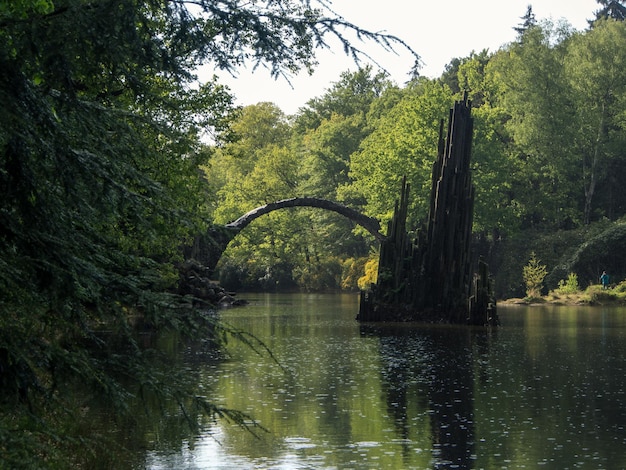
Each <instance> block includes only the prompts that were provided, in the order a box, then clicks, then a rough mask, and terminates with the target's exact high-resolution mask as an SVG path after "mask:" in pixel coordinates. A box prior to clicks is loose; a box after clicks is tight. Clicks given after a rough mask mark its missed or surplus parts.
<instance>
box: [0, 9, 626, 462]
mask: <svg viewBox="0 0 626 470" xmlns="http://www.w3.org/2000/svg"><path fill="white" fill-rule="evenodd" d="M599 4H600V5H599V6H600V8H599V10H598V11H597V12H590V18H593V21H591V22H590V25H589V28H588V29H586V30H585V31H575V30H573V29H572V28H571V27H570V26H568V25H567V24H566V23H557V24H552V23H549V22H547V21H537V20H536V19H535V18H534V15H533V14H532V8H530V7H529V9H528V11H527V13H526V15H525V16H523V17H522V18H521V20H522V23H521V24H519V25H512V27H515V28H516V30H517V31H518V33H519V35H518V37H517V39H516V41H514V42H512V43H511V44H505V45H502V47H501V48H500V49H499V50H497V51H488V50H484V51H480V52H476V53H473V54H471V55H470V56H469V57H463V58H455V59H453V60H452V61H451V62H450V64H449V65H448V66H447V67H446V70H444V71H443V73H442V75H441V76H440V77H439V78H436V79H430V78H425V77H421V76H420V75H419V67H414V68H413V71H414V74H413V77H412V79H411V80H410V82H408V83H405V84H396V83H393V82H391V81H390V80H389V79H388V76H387V74H386V73H385V72H384V71H378V70H375V69H374V68H373V67H372V66H368V65H364V66H363V67H362V68H361V69H360V70H359V71H357V72H355V73H345V74H343V75H342V76H341V77H339V78H338V81H337V82H336V83H334V84H330V85H329V88H328V91H327V92H326V93H325V94H324V95H323V96H320V97H317V98H315V99H312V100H311V101H309V102H308V103H307V105H306V106H305V107H303V108H302V109H301V110H300V111H299V112H298V113H297V114H296V115H294V116H287V115H285V114H284V113H283V112H282V111H281V110H280V109H278V108H277V107H276V106H275V105H273V104H272V103H259V104H256V105H254V106H248V107H244V108H237V107H236V106H234V105H233V97H232V95H231V92H230V91H229V90H228V89H227V88H226V87H224V86H223V85H222V84H220V82H219V80H218V79H217V78H213V79H212V80H209V81H207V82H205V83H202V84H198V83H197V80H196V77H195V75H194V73H195V71H196V70H197V69H198V67H199V66H200V65H201V64H206V63H210V64H213V65H214V66H215V67H217V68H220V69H223V70H235V69H236V68H237V67H238V66H240V65H242V64H244V63H251V64H255V65H261V66H266V67H268V68H269V69H270V70H271V71H272V73H273V75H274V76H276V77H277V78H279V79H280V77H285V76H286V77H288V76H289V75H290V74H293V73H297V72H298V71H299V70H310V69H312V68H313V67H314V66H315V65H316V63H315V55H314V53H315V49H316V48H320V47H322V48H323V47H329V44H330V40H329V38H335V39H338V40H339V41H340V43H341V44H342V45H343V47H344V49H345V51H346V52H347V54H348V55H349V56H350V57H352V58H353V59H354V60H356V61H357V63H361V64H364V62H363V61H364V60H365V59H366V58H367V56H366V55H364V54H363V52H362V51H361V50H360V49H359V47H358V46H359V44H356V46H355V45H354V44H353V43H351V42H350V41H349V40H348V39H347V37H348V36H346V33H348V32H350V31H352V32H355V33H356V34H357V35H358V37H360V38H362V39H364V40H366V41H370V42H372V43H375V44H377V45H378V46H380V47H382V48H384V49H393V48H398V47H400V48H408V46H407V45H406V44H405V43H404V42H403V41H402V40H401V39H398V38H396V37H394V36H390V35H386V34H380V33H370V32H368V31H364V30H362V29H360V28H358V26H355V25H353V24H350V23H348V22H346V20H345V19H343V18H341V17H337V16H336V15H333V13H332V11H329V10H328V9H326V8H325V6H327V5H326V2H323V1H320V2H319V5H318V7H314V6H312V3H311V2H308V1H302V2H300V1H295V0H272V1H260V2H251V3H246V4H245V5H241V4H240V3H239V2H237V1H236V0H221V1H210V0H199V1H194V2H186V1H185V0H180V1H168V2H162V1H159V0H149V1H136V0H102V1H96V2H88V1H84V0H59V1H51V0H17V1H12V2H2V3H0V102H1V103H2V111H1V112H0V120H1V126H0V189H1V191H2V198H1V199H0V265H1V269H0V292H1V296H0V408H1V410H2V412H1V413H0V468H68V467H73V468H79V467H81V466H88V467H89V468H95V467H93V462H94V461H97V462H100V465H101V466H102V468H106V467H107V462H108V461H107V456H108V450H107V448H106V444H107V441H106V439H103V438H102V436H99V437H98V438H94V439H90V438H89V436H87V435H86V434H85V429H84V428H83V427H82V426H83V424H84V423H86V422H88V421H89V419H90V413H92V412H95V408H96V407H95V405H94V403H93V402H92V401H91V400H95V398H94V397H98V399H99V400H101V399H102V398H103V397H104V398H106V401H105V402H104V403H105V404H102V401H99V402H98V403H100V404H99V405H98V412H100V413H110V415H111V417H112V418H111V420H112V422H111V427H112V429H115V427H116V426H118V425H120V423H124V425H126V426H129V425H130V426H131V428H132V426H137V421H138V420H137V419H136V418H135V419H132V417H131V418H129V417H128V412H129V409H130V408H131V404H132V403H134V402H141V400H153V401H155V400H156V401H159V402H160V403H162V409H163V410H164V414H166V415H167V416H169V417H170V418H171V417H172V416H177V417H179V418H180V420H181V421H183V422H185V423H186V424H187V425H189V427H190V429H191V430H193V429H194V426H196V425H197V423H198V421H199V420H200V419H201V416H209V417H211V418H215V417H219V418H222V419H229V420H232V421H234V422H236V423H240V424H241V425H242V426H243V427H245V426H253V424H250V420H249V419H248V418H247V417H246V416H245V415H243V414H241V413H240V412H238V411H236V410H229V409H223V408H219V407H216V406H215V405H213V404H212V402H211V399H210V397H207V396H205V395H203V394H199V393H198V391H197V390H195V388H194V386H195V385H194V384H195V382H194V377H193V375H192V374H189V373H188V372H187V371H185V370H175V369H173V368H172V367H168V364H169V362H168V361H169V359H168V357H166V356H161V355H160V354H158V353H157V351H156V349H155V348H153V347H150V345H147V344H146V343H145V341H143V340H141V341H140V338H143V337H142V336H138V334H137V332H138V331H140V332H144V333H145V332H163V331H168V332H174V333H175V334H177V335H180V336H181V337H192V338H202V341H203V343H202V344H203V345H205V346H206V347H207V348H213V347H214V346H215V345H219V344H223V343H224V342H225V341H226V339H227V338H229V337H236V338H238V339H240V340H241V341H244V342H245V343H248V344H249V345H251V346H252V347H256V348H258V349H259V350H262V349H263V345H261V344H258V343H256V342H255V341H256V340H255V339H254V338H251V337H249V336H248V335H246V333H245V332H244V331H238V330H233V329H229V328H228V327H227V326H225V325H223V324H221V323H220V322H219V320H217V319H216V317H215V316H214V315H213V314H212V311H211V310H207V309H206V308H197V307H198V303H199V299H196V298H192V297H191V296H189V295H183V294H184V292H181V290H180V283H179V281H180V275H181V271H182V269H183V267H184V265H185V259H184V253H185V248H186V247H188V246H190V245H192V244H193V243H194V240H197V239H198V237H201V236H204V237H206V236H207V234H209V235H210V233H211V229H212V228H214V227H219V226H223V225H224V224H225V223H227V222H229V221H232V220H234V219H236V218H237V217H239V216H240V215H242V214H243V213H245V212H247V211H248V210H250V209H253V208H254V207H257V206H259V205H262V204H265V203H268V202H272V201H276V200H279V199H284V198H289V197H295V196H309V197H319V198H324V199H328V200H332V201H337V202H340V203H342V204H344V205H346V206H348V207H351V208H353V209H357V210H359V211H361V212H363V213H364V214H366V215H368V216H371V217H374V218H377V219H378V220H380V221H381V222H382V226H383V227H384V226H385V222H386V221H388V220H389V218H390V217H391V214H392V213H393V208H394V201H395V199H396V198H397V196H398V190H399V187H400V181H401V178H402V176H403V175H406V177H407V178H408V180H409V182H410V184H411V187H412V193H411V201H410V214H411V218H410V221H409V223H410V224H411V225H412V226H414V227H415V228H418V227H419V225H420V224H421V223H422V222H423V220H424V218H425V217H426V216H427V214H426V210H427V205H428V195H429V191H430V179H431V169H432V163H433V160H434V158H435V156H436V145H437V137H438V130H439V121H440V119H442V118H445V117H446V115H447V113H448V110H449V108H450V106H451V105H452V103H453V102H454V100H456V99H459V98H460V97H461V96H462V95H463V94H464V93H468V94H469V97H470V99H471V101H472V104H473V115H474V118H475V137H474V149H473V168H472V171H473V180H474V183H475V185H476V191H477V192H476V208H475V224H474V231H475V234H476V241H475V244H476V249H477V250H480V251H481V252H483V253H485V254H486V255H487V256H488V259H489V261H490V264H491V267H492V271H493V273H494V275H495V280H496V284H495V285H496V289H497V293H498V295H499V296H501V297H505V296H511V295H515V294H517V293H519V292H520V290H523V283H522V267H523V266H524V265H525V264H526V263H527V262H528V260H529V259H530V257H531V253H536V254H537V256H538V257H539V258H540V259H541V260H542V261H543V262H544V263H545V264H546V265H547V266H548V269H549V271H550V276H549V277H548V284H549V283H550V282H551V283H552V284H553V285H556V283H557V282H558V281H559V280H561V279H564V278H566V277H567V275H568V273H570V272H572V271H575V272H577V274H578V276H579V279H581V281H583V282H591V281H594V282H597V277H596V276H597V274H599V272H601V271H602V270H604V269H607V270H609V271H610V272H611V273H612V274H613V275H614V276H620V275H621V276H624V277H626V264H625V263H624V262H623V260H622V255H621V253H624V251H623V250H621V247H622V245H626V243H625V242H626V225H624V224H622V222H623V217H624V215H625V213H626V193H622V191H621V190H620V188H621V181H622V179H623V177H624V176H626V175H624V174H623V173H625V172H626V165H624V163H626V162H625V160H626V153H625V152H624V148H625V146H624V143H625V142H624V140H625V139H626V133H625V127H626V67H624V63H626V47H624V46H625V45H626V24H625V23H624V22H623V19H624V7H623V6H622V5H621V2H615V1H608V2H607V1H599ZM409 50H410V48H409ZM411 52H413V51H411ZM414 54H415V53H414ZM415 58H416V63H419V56H418V55H417V54H415ZM407 66H408V67H407V68H410V66H411V64H407ZM377 246H378V245H377V242H376V240H375V239H374V238H373V237H372V236H371V235H369V234H368V233H367V232H366V231H365V230H363V229H361V228H359V227H357V226H355V225H354V224H353V223H351V222H350V221H348V220H347V219H345V218H343V217H341V216H340V215H337V214H335V213H331V212H327V211H320V210H316V209H302V208H299V209H290V210H284V211H276V212H272V213H271V214H268V215H266V216H264V217H262V218H259V219H258V220H257V221H255V222H254V223H252V224H251V225H250V226H248V227H247V228H246V229H245V230H244V231H242V232H241V233H240V234H239V235H238V236H237V237H235V238H234V240H233V241H232V242H231V244H230V245H229V247H228V249H227V251H226V252H225V253H224V255H223V257H222V259H221V260H220V263H219V265H218V271H217V272H216V273H215V275H216V276H219V280H220V281H221V283H222V285H223V286H225V287H228V288H230V289H240V290H245V289H266V290H267V289H272V290H275V289H304V290H324V289H357V288H358V287H359V285H365V284H367V283H368V282H369V281H371V279H372V278H373V275H374V273H375V272H376V267H375V262H376V259H377V253H376V250H377ZM205 306H206V305H205ZM142 341H143V342H142ZM103 407H104V410H103ZM124 416H126V418H122V417H124ZM124 419H126V421H124ZM112 432H113V431H112ZM133 439H134V440H138V441H141V439H142V436H141V433H139V432H134V433H133ZM101 446H105V448H104V450H103V449H102V448H100V447H101ZM89 462H91V463H89Z"/></svg>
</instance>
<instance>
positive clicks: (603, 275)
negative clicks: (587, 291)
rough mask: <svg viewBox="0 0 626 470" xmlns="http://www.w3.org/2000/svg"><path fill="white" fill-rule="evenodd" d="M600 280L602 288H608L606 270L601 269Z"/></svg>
mask: <svg viewBox="0 0 626 470" xmlns="http://www.w3.org/2000/svg"><path fill="white" fill-rule="evenodd" d="M600 282H601V283H602V288H603V289H608V288H609V275H608V274H607V273H606V271H602V276H600Z"/></svg>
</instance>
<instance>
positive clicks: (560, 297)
mask: <svg viewBox="0 0 626 470" xmlns="http://www.w3.org/2000/svg"><path fill="white" fill-rule="evenodd" d="M498 304H499V305H523V306H533V305H569V306H585V305H589V306H597V305H626V289H624V286H623V285H622V284H621V283H620V284H619V285H617V286H615V287H612V288H610V289H602V287H601V286H596V285H593V286H589V287H588V288H587V289H585V290H584V291H577V292H561V291H558V290H557V291H550V292H549V293H548V295H545V296H541V297H524V298H511V299H504V300H498Z"/></svg>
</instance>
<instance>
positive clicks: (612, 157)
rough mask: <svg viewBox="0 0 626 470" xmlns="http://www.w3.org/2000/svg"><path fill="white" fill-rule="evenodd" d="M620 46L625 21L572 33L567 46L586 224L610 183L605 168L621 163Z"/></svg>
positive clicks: (624, 99) (623, 76)
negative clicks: (603, 186)
mask: <svg viewBox="0 0 626 470" xmlns="http://www.w3.org/2000/svg"><path fill="white" fill-rule="evenodd" d="M624 44H626V23H624V22H623V21H616V20H611V19H608V20H602V21H598V22H596V23H595V25H594V28H593V29H591V30H590V31H588V32H586V33H585V34H578V35H576V36H575V37H574V38H573V40H572V41H571V44H570V45H569V48H568V55H567V61H566V62H565V68H566V71H567V73H566V75H567V77H568V79H569V84H570V89H571V90H572V93H571V96H572V98H573V100H574V105H575V109H576V113H575V114H574V116H573V118H574V119H573V123H574V125H575V126H576V133H575V134H574V136H573V137H574V139H573V142H574V143H575V145H576V150H577V153H578V154H579V155H580V160H581V162H580V163H581V168H582V171H583V174H582V180H583V184H584V216H583V217H584V222H585V223H589V222H590V221H591V220H592V213H593V211H594V200H595V196H596V192H597V191H598V188H599V184H600V183H601V182H603V181H608V182H609V184H610V181H611V179H610V178H609V176H610V175H609V174H608V169H609V168H611V167H612V162H615V161H616V160H619V161H620V162H623V159H624V151H623V146H624V143H625V140H624V137H623V134H624V126H623V123H624V121H623V116H624V113H625V112H626V107H625V106H626V70H625V67H624V64H626V49H625V48H624ZM618 166H621V165H618ZM605 215H606V213H605Z"/></svg>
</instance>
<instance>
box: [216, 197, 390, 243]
mask: <svg viewBox="0 0 626 470" xmlns="http://www.w3.org/2000/svg"><path fill="white" fill-rule="evenodd" d="M288 207H316V208H318V209H325V210H329V211H333V212H337V213H338V214H341V215H343V216H344V217H347V218H348V219H350V220H352V221H354V222H355V223H357V224H358V225H360V226H361V227H363V228H364V229H366V230H367V231H368V232H370V233H371V234H372V235H374V237H376V239H377V240H379V241H382V240H384V239H385V236H384V235H383V234H381V233H380V222H379V221H378V220H376V219H374V218H372V217H368V216H366V215H364V214H361V213H360V212H358V211H356V210H354V209H351V208H349V207H346V206H344V205H342V204H339V203H336V202H333V201H329V200H327V199H321V198H316V197H293V198H290V199H282V200H280V201H276V202H270V203H269V204H265V205H263V206H260V207H257V208H255V209H252V210H251V211H249V212H246V213H245V214H244V215H242V216H241V217H239V218H238V219H237V220H235V221H233V222H230V223H228V224H226V226H225V227H226V228H227V229H231V230H235V231H237V232H240V231H241V230H243V229H244V228H245V227H247V226H248V225H249V224H250V223H251V222H252V221H253V220H255V219H257V218H259V217H261V216H262V215H265V214H268V213H270V212H273V211H275V210H279V209H285V208H288Z"/></svg>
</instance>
